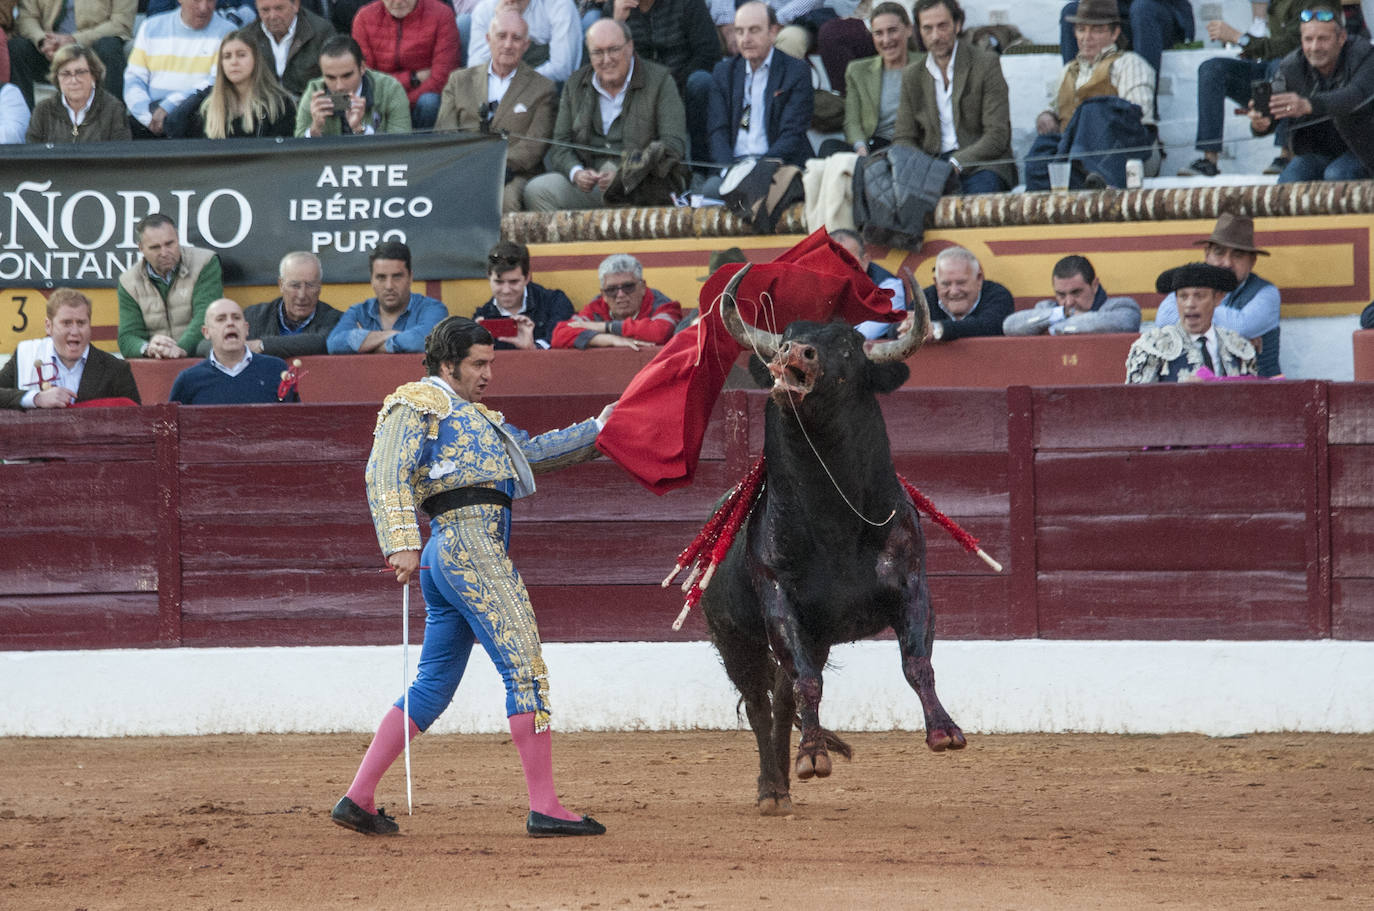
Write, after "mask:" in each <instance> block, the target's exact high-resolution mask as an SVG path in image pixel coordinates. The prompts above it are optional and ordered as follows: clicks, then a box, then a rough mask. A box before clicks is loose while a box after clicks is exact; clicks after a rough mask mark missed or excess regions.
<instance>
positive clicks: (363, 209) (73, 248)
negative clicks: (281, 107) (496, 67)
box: [0, 133, 506, 288]
mask: <svg viewBox="0 0 1374 911" xmlns="http://www.w3.org/2000/svg"><path fill="white" fill-rule="evenodd" d="M505 167H506V144H505V142H504V141H502V140H501V139H500V138H499V137H495V136H479V135H476V134H468V133H427V134H415V135H406V136H366V137H328V138H323V139H233V140H220V141H212V140H185V141H171V140H169V141H152V140H149V141H141V142H129V143H91V144H90V145H64V146H58V147H53V148H48V147H45V146H38V145H11V146H6V147H5V152H4V155H3V156H0V287H23V288H55V287H58V286H63V285H65V286H68V287H77V288H83V287H84V288H89V287H110V286H112V285H113V284H114V283H115V281H116V280H117V279H118V278H119V274H120V273H121V272H122V271H124V269H126V268H128V266H129V265H131V264H132V263H134V262H135V261H136V260H137V258H138V245H137V242H136V241H135V238H134V225H135V224H136V223H137V222H138V220H139V219H141V218H143V217H144V216H145V215H148V214H150V213H152V212H162V213H164V214H166V215H168V216H169V217H170V218H171V219H172V220H173V221H174V222H176V225H177V229H178V231H179V232H180V234H181V239H182V242H183V243H190V244H192V245H194V246H197V247H202V248H205V249H210V250H214V251H215V252H216V253H218V254H219V257H220V261H221V263H222V264H223V266H224V280H225V284H236V285H274V284H276V282H277V264H278V262H279V261H280V259H281V257H282V256H283V255H284V254H286V253H289V252H291V251H292V250H309V251H311V252H313V253H315V254H316V255H318V256H319V257H320V259H321V261H322V262H323V264H324V275H325V281H328V282H366V281H368V279H369V273H368V264H367V251H369V250H370V249H372V248H373V247H374V246H376V245H377V243H378V242H380V241H383V240H399V241H402V242H404V243H406V244H407V245H409V247H410V250H411V254H412V258H413V262H414V272H415V278H416V279H419V280H422V281H423V280H437V279H454V278H480V277H481V276H483V275H484V274H486V270H485V268H484V264H483V261H484V258H485V256H486V251H487V250H488V249H489V248H490V247H491V245H492V244H494V243H495V242H496V240H497V238H498V237H499V235H500V230H501V187H502V184H503V182H504V178H505Z"/></svg>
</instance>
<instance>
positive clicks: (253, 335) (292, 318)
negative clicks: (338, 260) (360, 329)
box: [196, 250, 343, 358]
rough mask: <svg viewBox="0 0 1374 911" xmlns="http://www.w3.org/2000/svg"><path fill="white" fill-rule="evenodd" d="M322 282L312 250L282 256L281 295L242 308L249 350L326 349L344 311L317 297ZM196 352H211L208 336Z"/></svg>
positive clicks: (294, 353) (282, 353)
mask: <svg viewBox="0 0 1374 911" xmlns="http://www.w3.org/2000/svg"><path fill="white" fill-rule="evenodd" d="M323 285H324V270H323V267H322V266H321V265H320V258H319V257H318V256H316V255H315V254H314V253H310V252H308V251H305V250H296V251H294V252H291V253H288V254H286V255H285V256H283V257H282V258H281V263H280V264H279V265H278V266H277V287H278V288H280V289H281V295H280V296H279V297H277V299H276V300H270V301H267V302H265V303H261V304H254V305H253V306H251V307H248V308H247V309H245V310H244V311H243V318H244V319H246V320H247V321H248V350H249V351H251V352H253V353H254V354H270V355H272V356H273V357H280V358H293V357H303V356H305V355H311V354H326V353H328V352H327V350H326V341H327V340H328V338H329V333H330V332H331V331H333V329H334V327H335V326H336V325H338V322H339V317H341V316H343V311H341V310H336V309H334V308H333V307H331V306H329V305H328V304H326V303H325V302H324V301H322V300H320V288H321V287H323ZM196 354H198V355H200V356H201V357H209V356H210V340H209V339H208V338H204V339H201V342H200V344H199V345H198V346H197V347H196Z"/></svg>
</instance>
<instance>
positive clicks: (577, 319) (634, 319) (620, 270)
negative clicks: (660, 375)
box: [553, 253, 682, 351]
mask: <svg viewBox="0 0 1374 911" xmlns="http://www.w3.org/2000/svg"><path fill="white" fill-rule="evenodd" d="M596 273H597V278H598V279H600V281H601V296H600V297H598V298H596V300H594V301H592V302H591V303H590V304H588V305H587V306H586V307H584V308H582V310H581V312H579V313H578V314H577V315H576V316H574V317H573V318H572V319H570V320H564V321H563V322H561V323H559V324H558V325H557V326H555V327H554V330H553V347H555V348H633V349H635V350H636V351H637V350H639V349H641V348H653V347H655V346H658V345H662V344H663V343H664V342H666V341H668V339H669V338H670V337H672V334H673V330H674V329H675V328H676V327H677V324H678V323H679V322H681V320H682V305H681V304H679V303H678V302H677V301H675V300H671V299H669V298H668V296H667V295H666V294H664V293H663V292H662V291H656V290H654V289H653V288H650V287H649V286H648V285H647V284H646V283H645V281H644V267H643V266H642V265H640V263H639V260H637V259H635V258H634V257H633V256H631V255H629V254H628V253H616V254H613V255H611V256H608V257H606V258H605V259H604V260H602V261H601V265H600V266H599V267H598V268H597V270H596Z"/></svg>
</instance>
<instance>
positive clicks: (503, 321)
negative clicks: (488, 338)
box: [478, 316, 517, 338]
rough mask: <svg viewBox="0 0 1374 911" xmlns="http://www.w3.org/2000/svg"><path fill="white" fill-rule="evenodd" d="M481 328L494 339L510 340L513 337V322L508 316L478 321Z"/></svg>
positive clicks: (514, 329)
mask: <svg viewBox="0 0 1374 911" xmlns="http://www.w3.org/2000/svg"><path fill="white" fill-rule="evenodd" d="M478 322H479V323H481V324H482V328H483V329H485V330H487V331H488V332H490V333H491V334H492V336H493V337H494V338H510V337H511V336H513V335H515V333H516V331H517V330H516V328H515V320H513V319H511V318H510V317H508V316H493V317H491V318H490V319H482V320H478Z"/></svg>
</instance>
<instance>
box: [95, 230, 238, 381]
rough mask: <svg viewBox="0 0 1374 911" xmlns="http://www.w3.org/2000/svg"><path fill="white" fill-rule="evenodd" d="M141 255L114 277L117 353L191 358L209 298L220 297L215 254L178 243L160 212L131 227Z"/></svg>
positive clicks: (222, 294)
mask: <svg viewBox="0 0 1374 911" xmlns="http://www.w3.org/2000/svg"><path fill="white" fill-rule="evenodd" d="M134 231H135V235H136V236H137V237H138V251H139V253H141V254H142V255H141V256H140V257H139V258H138V262H136V263H134V264H133V265H132V266H130V267H129V268H128V269H125V270H124V273H123V274H122V275H120V276H119V289H118V294H117V296H118V298H119V352H120V354H123V355H124V356H125V357H126V358H134V357H157V358H176V357H190V356H191V354H190V353H191V352H193V351H195V349H196V344H197V343H198V342H199V341H200V337H201V334H200V327H201V325H202V324H203V323H204V322H205V309H206V308H207V307H209V306H210V302H211V301H214V300H216V299H218V298H221V297H223V296H224V280H223V275H222V272H221V270H220V264H219V257H218V256H216V255H215V254H213V253H211V252H210V251H209V250H202V249H200V248H198V247H183V246H182V245H181V241H180V239H179V238H178V236H177V226H176V225H175V224H174V223H173V222H172V220H171V219H170V218H168V217H167V216H166V215H163V214H162V213H161V212H154V213H153V214H152V215H149V216H147V217H146V218H144V219H142V220H141V221H139V223H138V224H137V225H136V226H135V227H134Z"/></svg>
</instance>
